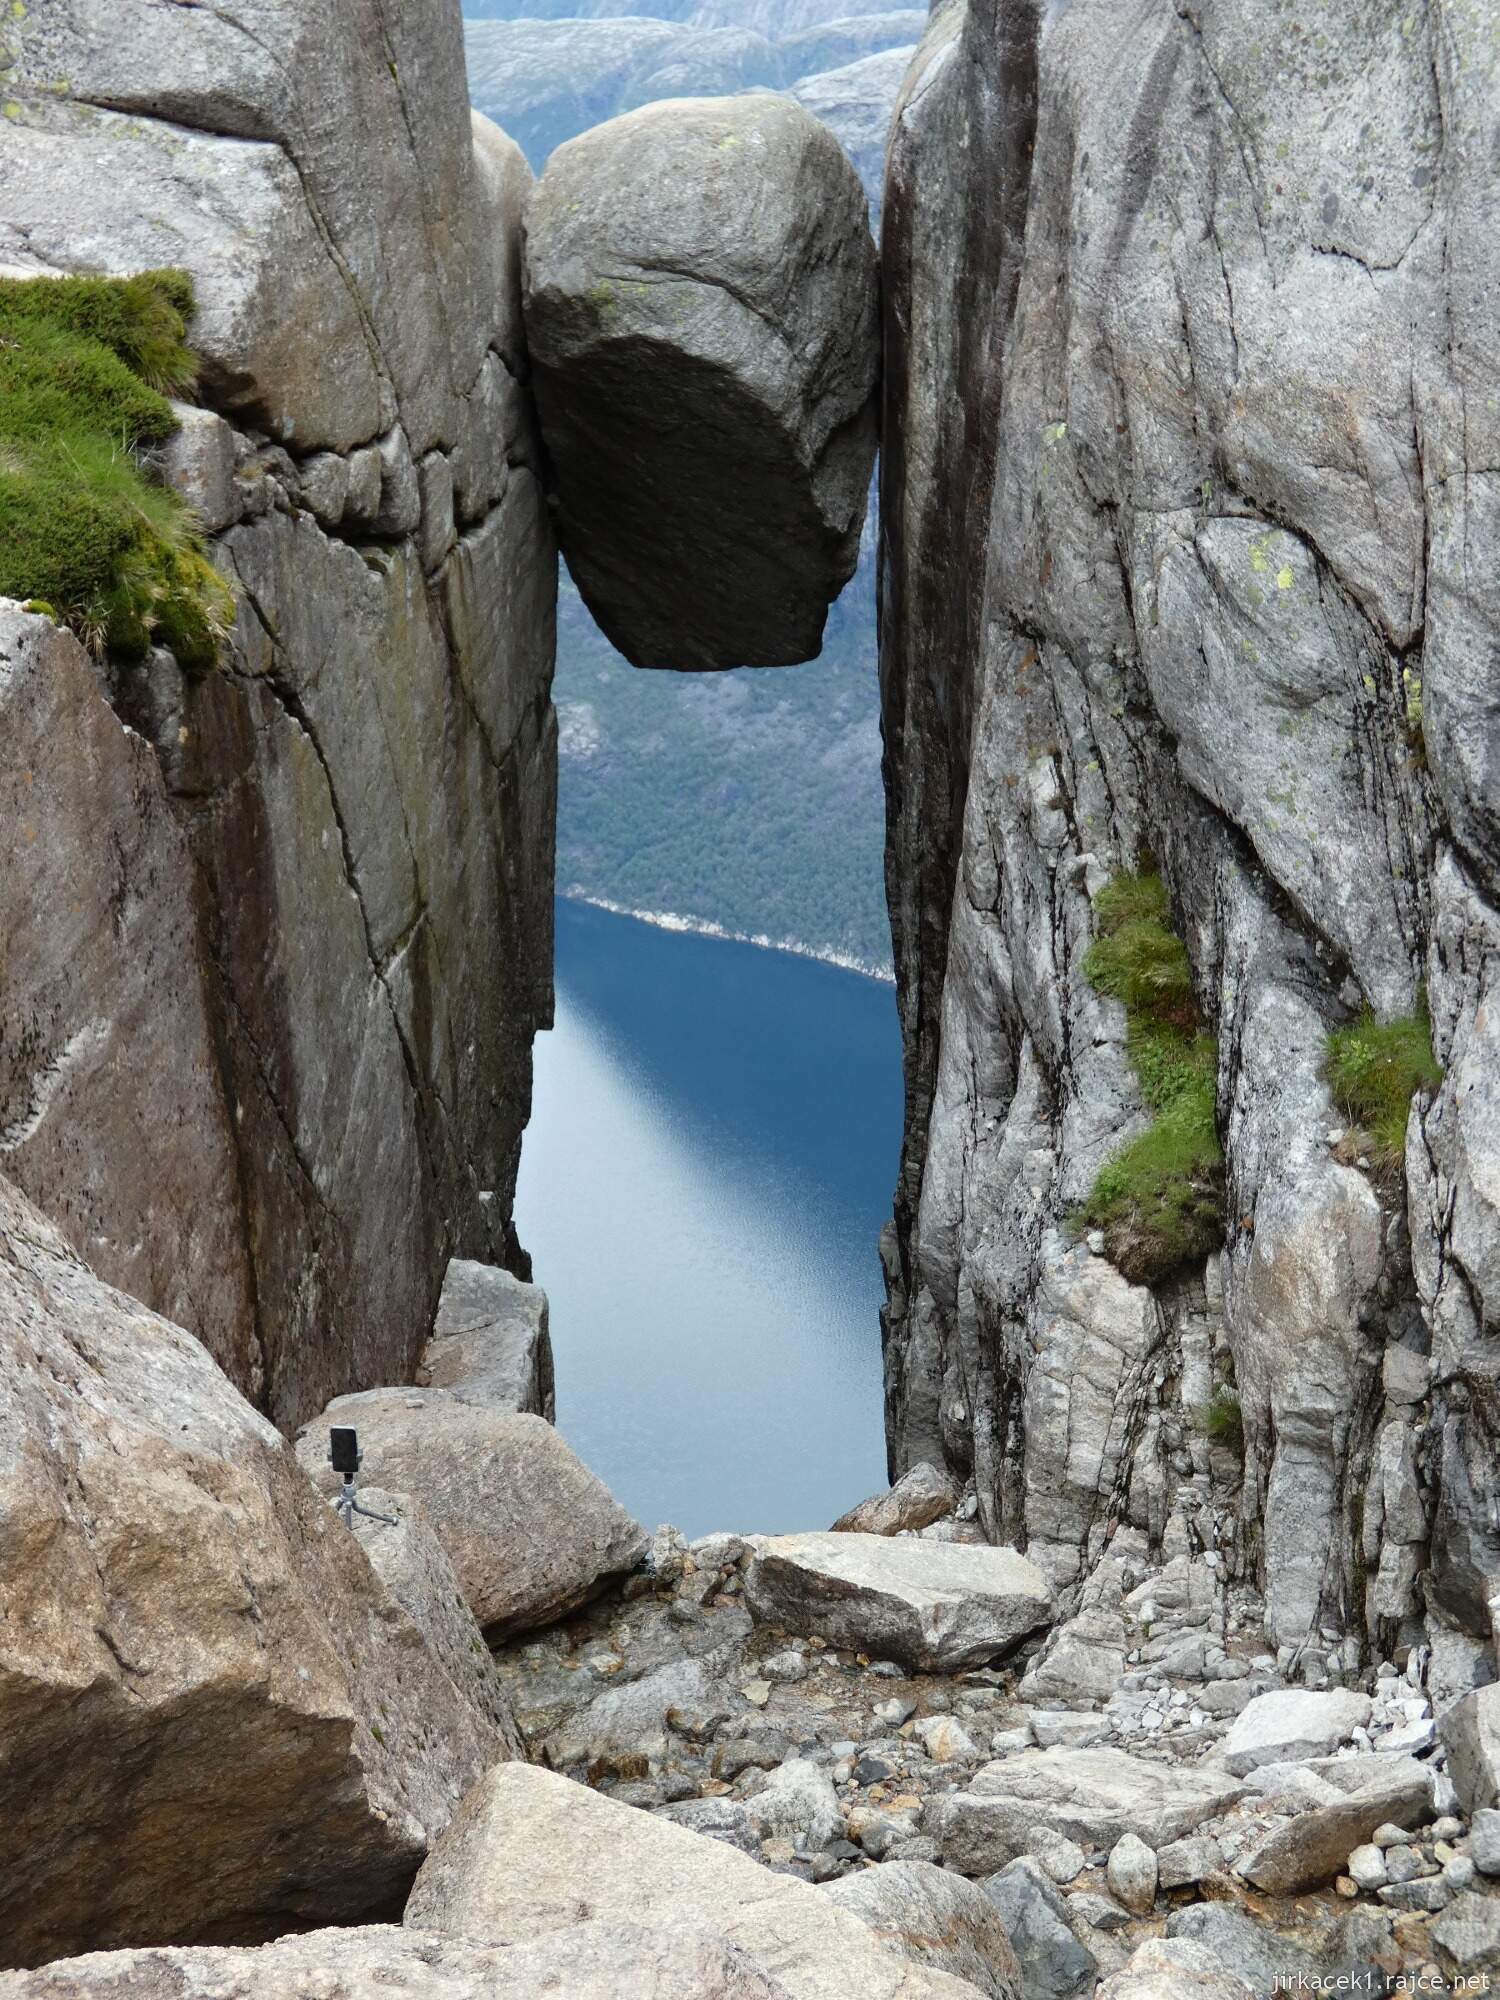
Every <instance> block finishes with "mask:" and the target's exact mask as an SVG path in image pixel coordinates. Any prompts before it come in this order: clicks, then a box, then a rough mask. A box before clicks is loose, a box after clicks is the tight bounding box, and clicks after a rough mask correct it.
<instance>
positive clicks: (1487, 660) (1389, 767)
mask: <svg viewBox="0 0 1500 2000" xmlns="http://www.w3.org/2000/svg"><path fill="white" fill-rule="evenodd" d="M1497 82H1500V11H1497V9H1496V8H1495V6H1494V5H1492V4H1487V0H1481V4H1463V5H1437V4H1431V5H1418V6H1415V7H1413V8H1410V9H1408V10H1405V12H1404V13H1401V14H1399V15H1398V14H1397V13H1394V12H1392V11H1391V10H1388V9H1384V8H1377V7H1365V6H1359V7H1353V8H1347V9H1340V10H1337V12H1336V13H1335V12H1333V11H1331V10H1316V11H1315V12H1314V11H1308V10H1299V9H1297V8H1295V7H1293V6H1287V5H1279V6H1276V7H1274V8H1272V9H1269V10H1268V9H1265V8H1261V7H1249V6H1245V5H1242V4H1239V0H1181V4H1171V0H1129V4H1126V5H1120V4H1118V3H1117V0H1071V4H1062V5H1051V6H1046V7H1044V6H1042V5H1040V4H1035V0H971V4H969V5H968V6H963V5H960V4H954V3H953V0H950V4H947V5H944V6H942V7H940V8H939V10H938V11H937V13H936V14H935V15H934V17H933V21H932V23H931V26H930V28H929V31H928V35H927V38H926V41H925V42H924V44H923V46H922V49H921V50H920V51H919V53H918V56H917V58H916V60H915V62H914V65H913V68H912V71H911V73H910V75H909V77H908V81H907V86H906V90H905V93H904V97H903V100H902V103H901V105H900V106H899V108H898V114H897V122H896V126H895V130H894V135H893V141H892V149H891V155H890V162H889V174H888V183H887V196H886V243H885V284H886V312H887V378H886V379H887V392H886V394H887V402H886V429H885V445H886V455H885V466H884V491H883V506H882V515H883V533H884V537H885V542H884V559H885V574H884V596H883V621H884V623H883V662H882V675H883V684H884V703H885V728H886V743H887V780H888V790H889V796H890V802H891V822H890V836H889V849H888V859H889V879H890V888H891V898H892V909H893V920H894V928H895V938H896V951H897V964H898V973H899V980H900V994H901V1007H902V1014H903V1024H904V1029H905V1035H906V1047H907V1081H908V1115H907V1136H906V1149H905V1157H904V1161H903V1169H902V1177H901V1183H900V1188H899V1192H898V1197H897V1209H896V1218H895V1225H894V1228H893V1230H892V1232H891V1234H890V1238H889V1241H888V1244H887V1246H886V1254H887V1264H888V1272H889V1281H890V1309H889V1314H888V1329H887V1369H888V1415H889V1437H890V1446H891V1454H892V1460H893V1469H894V1471H897V1472H899V1471H900V1470H902V1469H903V1468H904V1467H906V1466H908V1465H910V1464H913V1463H915V1462H917V1461H919V1460H922V1459H932V1460H934V1461H946V1462H947V1463H948V1464H949V1465H951V1466H953V1467H954V1468H956V1469H957V1470H958V1471H960V1472H961V1473H967V1472H970V1471H972V1473H973V1475H974V1477H975V1479H976V1483H977V1491H978V1495H979V1502H980V1508H981V1513H982V1517H983V1519H984V1521H985V1523H986V1526H987V1528H988V1529H989V1531H990V1532H991V1533H992V1535H993V1536H994V1537H995V1538H996V1539H999V1540H1020V1541H1021V1543H1022V1545H1023V1546H1025V1547H1026V1548H1027V1549H1028V1551H1029V1553H1030V1554H1031V1555H1032V1556H1033V1557H1034V1558H1035V1559H1037V1560H1039V1561H1041V1562H1042V1563H1043V1565H1044V1566H1045V1567H1046V1568H1047V1569H1048V1570H1049V1572H1050V1573H1051V1575H1052V1577H1053V1580H1054V1582H1055V1583H1057V1584H1058V1585H1059V1586H1064V1587H1067V1586H1071V1585H1073V1584H1074V1583H1076V1582H1077V1581H1078V1580H1079V1579H1080V1578H1081V1577H1082V1576H1083V1575H1085V1574H1086V1573H1087V1572H1088V1571H1089V1570H1090V1568H1091V1567H1092V1566H1093V1564H1094V1563H1095V1561H1096V1560H1097V1558H1098V1557H1099V1555H1100V1553H1101V1551H1102V1549H1103V1548H1104V1546H1105V1544H1106V1543H1107V1541H1108V1539H1109V1536H1110V1534H1111V1532H1112V1530H1113V1529H1114V1527H1115V1525H1116V1524H1117V1523H1119V1522H1122V1521H1125V1522H1128V1523H1130V1524H1132V1525H1133V1526H1134V1527H1135V1528H1137V1529H1138V1530H1142V1531H1144V1532H1145V1533H1147V1535H1148V1536H1149V1537H1150V1538H1151V1540H1152V1542H1153V1544H1154V1545H1156V1546H1163V1545H1165V1546H1177V1547H1183V1546H1187V1547H1202V1548H1207V1549H1209V1550H1211V1551H1216V1552H1217V1554H1218V1557H1219V1559H1220V1560H1221V1561H1224V1562H1227V1563H1228V1564H1229V1565H1230V1566H1231V1569H1232V1571H1233V1572H1235V1573H1241V1572H1242V1573H1244V1574H1245V1575H1246V1576H1247V1578H1249V1579H1250V1580H1252V1581H1255V1582H1259V1583H1260V1584H1262V1585H1263V1586H1264V1587H1265V1588H1266V1590H1267V1593H1268V1605H1269V1608H1268V1613H1267V1617H1268V1626H1269V1631H1270V1636H1271V1637H1272V1638H1273V1639H1274V1640H1275V1641H1277V1642H1279V1643H1280V1644H1282V1645H1284V1646H1287V1647H1301V1646H1304V1645H1305V1644H1307V1643H1308V1642H1309V1641H1312V1642H1314V1643H1316V1642H1317V1641H1318V1638H1319V1635H1320V1634H1322V1635H1323V1636H1324V1638H1325V1639H1326V1640H1328V1641H1330V1642H1332V1641H1336V1640H1338V1639H1339V1638H1340V1636H1341V1635H1344V1634H1346V1633H1351V1632H1352V1633H1357V1634H1364V1633H1368V1634H1369V1636H1370V1637H1371V1639H1372V1640H1374V1641H1375V1643H1377V1644H1380V1645H1386V1646H1389V1645H1391V1644H1393V1643H1396V1640H1397V1637H1398V1636H1400V1637H1402V1638H1403V1639H1404V1640H1405V1641H1406V1642H1415V1641H1416V1640H1417V1639H1419V1638H1421V1637H1423V1636H1427V1637H1430V1638H1431V1639H1432V1641H1433V1643H1434V1645H1435V1646H1436V1648H1437V1653H1438V1656H1439V1657H1440V1658H1441V1659H1443V1660H1447V1661H1450V1662H1457V1661H1460V1660H1462V1661H1464V1662H1469V1663H1472V1662H1473V1661H1475V1660H1476V1659H1478V1658H1479V1657H1480V1655H1481V1653H1482V1650H1483V1648H1485V1647H1486V1646H1487V1645H1488V1642H1489V1638H1490V1614H1489V1608H1488V1602H1487V1600H1488V1597H1489V1595H1490V1593H1491V1592H1492V1591H1493V1590H1494V1589H1495V1588H1496V1584H1497V1580H1500V1533H1497V1529H1496V1525H1495V1523H1496V1520H1497V1519H1500V1514H1497V1501H1500V1495H1497V1494H1496V1491H1495V1480H1496V1464H1497V1461H1496V1456H1495V1442H1496V1405H1495V1339H1496V1326H1495V1312H1496V1304H1495V1301H1496V1296H1497V1294H1496V1282H1495V1272H1494V1269H1493V1264H1494V1250H1493V1245H1494V1243H1495V1241H1496V1240H1497V1239H1496V1224H1497V1220H1500V1217H1497V1214H1496V1202H1497V1195H1496V1187H1497V1163H1500V1155H1497V1150H1496V1148H1497V1139H1496V1133H1497V1119H1500V1099H1497V1088H1500V1086H1497V1081H1496V1078H1497V1071H1496V1067H1495V1063H1494V1060H1493V1055H1492V1052H1491V1049H1490V1044H1491V1042H1492V1038H1493V1033H1494V1029H1493V1024H1492V1016H1493V1012H1494V1010H1493V1006H1492V1002H1491V989H1492V986H1493V983H1494V980H1495V977H1496V974H1495V963H1496V960H1495V951H1496V944H1497V941H1500V908H1497V896H1500V876H1497V868H1496V861H1497V853H1500V820H1497V793H1496V788H1495V767H1494V758H1495V754H1496V752H1495V743H1496V723H1495V700H1496V697H1495V666H1496V659H1497V628H1500V596H1497V592H1496V584H1495V565H1494V562H1493V549H1494V537H1495V531H1496V526H1497V519H1500V484H1497V474H1496V471H1495V466H1496V462H1497V444H1500V428H1497V427H1500V403H1497V401H1496V397H1495V389H1494V380H1495V375H1494V368H1495V359H1496V355H1497V351H1500V348H1497V343H1500V320H1497V306H1496V297H1497V293H1496V270H1495V261H1496V256H1497V242H1496V238H1495V233H1494V230H1493V226H1492V224H1491V226H1489V227H1486V224H1485V221H1484V213H1485V210H1484V204H1485V201H1486V189H1489V190H1490V193H1491V198H1492V190H1493V158H1494V143H1495V132H1494V110H1495V102H1496V91H1497ZM1150 868H1154V869H1156V870H1159V871H1160V874H1161V876H1162V878H1163V880H1164V882H1165V885H1166V888H1167V891H1168V896H1169V906H1170V913H1171V927H1172V929H1173V930H1174V931H1175V932H1176V934H1177V935H1178V936H1179V937H1180V938H1181V939H1182V940H1183V941H1184V942H1185V944H1186V946H1187V949H1188V953H1189V956H1190V960H1191V966H1192V984H1193V994H1192V999H1193V1001H1194V1003H1195V1005H1196V1011H1197V1014H1198V1016H1199V1018H1200V1019H1201V1022H1202V1024H1203V1026H1204V1029H1205V1031H1207V1032H1209V1033H1212V1034H1213V1035H1215V1036H1216V1037H1217V1065H1216V1072H1215V1076H1214V1086H1213V1088H1214V1095H1215V1098H1216V1105H1215V1112H1216V1118H1215V1123H1216V1127H1217V1132H1218V1136H1219V1139H1220V1141H1221V1142H1222V1146H1223V1150H1224V1155H1225V1163H1224V1175H1225V1193H1224V1199H1223V1222H1222V1228H1221V1230H1220V1231H1218V1232H1216V1241H1217V1242H1218V1244H1219V1247H1217V1248H1216V1249H1215V1250H1214V1251H1213V1253H1212V1254H1210V1255H1209V1256H1208V1257H1207V1258H1206V1260H1205V1259H1203V1258H1201V1257H1200V1258H1199V1259H1198V1260H1197V1261H1196V1262H1189V1263H1187V1264H1185V1265H1184V1266H1183V1267H1182V1268H1180V1269H1179V1270H1178V1271H1176V1272H1175V1273H1174V1274H1173V1275H1172V1276H1170V1277H1169V1278H1166V1279H1163V1280H1162V1281H1160V1282H1158V1283H1156V1284H1155V1285H1154V1286H1147V1285H1144V1284H1137V1283H1131V1282H1129V1281H1128V1280H1127V1278H1126V1277H1125V1276H1123V1275H1122V1274H1121V1272H1120V1270H1118V1269H1117V1268H1116V1267H1115V1264H1113V1263H1112V1262H1111V1261H1110V1260H1109V1258H1108V1257H1107V1256H1106V1255H1105V1254H1104V1251H1105V1247H1106V1246H1105V1242H1104V1238H1103V1236H1102V1235H1099V1234H1097V1233H1085V1232H1084V1231H1081V1230H1080V1229H1079V1228H1078V1226H1077V1222H1076V1218H1077V1216H1078V1213H1079V1211H1080V1209H1081V1208H1082V1207H1083V1206H1084V1205H1085V1203H1086V1202H1087V1200H1088V1198H1089V1195H1090V1191H1091V1189H1092V1188H1093V1186H1094V1183H1095V1181H1096V1177H1097V1176H1098V1174H1099V1171H1100V1169H1101V1167H1102V1166H1103V1165H1104V1164H1105V1163H1106V1162H1107V1161H1109V1160H1110V1159H1111V1158H1112V1157H1114V1156H1115V1155H1117V1154H1118V1153H1119V1151H1120V1149H1121V1147H1122V1145H1123V1144H1124V1143H1125V1142H1127V1141H1129V1140H1131V1139H1133V1138H1134V1137H1136V1136H1137V1135H1138V1134H1139V1133H1140V1132H1141V1130H1142V1129H1143V1127H1144V1126H1145V1124H1146V1123H1147V1116H1148V1114H1147V1107H1146V1103H1145V1100H1144V1098H1143V1094H1142V1087H1141V1085H1140V1083H1139V1082H1138V1081H1137V1074H1136V1066H1135V1064H1134V1063H1133V1062H1132V1058H1131V1047H1130V1044H1129V1040H1128V1033H1127V1021H1126V1014H1125V1010H1124V1008H1123V1007H1122V1006H1121V1005H1120V1004H1119V1002H1118V1000H1116V999H1114V998H1110V997H1108V996H1107V994H1106V993H1104V992H1102V991H1100V990H1099V989H1098V987H1097V986H1096V985H1095V983H1094V982H1093V981H1092V980H1091V979H1090V977H1089V976H1088V972H1087V970H1086V967H1085V959H1086V955H1087V952H1088V948H1089V946H1090V943H1091V941H1092V940H1094V938H1095V937H1096V936H1097V935H1098V934H1099V916H1098V899H1099V895H1100V892H1101V890H1102V889H1103V888H1104V887H1105V886H1106V884H1107V883H1108V882H1109V881H1110V880H1111V879H1112V878H1118V877H1120V876H1121V875H1124V874H1129V873H1130V872H1131V871H1140V870H1142V869H1150ZM1424 987H1425V993H1426V1001H1427V1005H1428V1006H1429V1007H1430V1012H1431V1035H1432V1047H1433V1053H1434V1054H1435V1056H1436V1059H1437V1062H1438V1063H1439V1064H1440V1065H1441V1066H1442V1069H1443V1072H1444V1081H1443V1082H1442V1084H1441V1087H1440V1088H1437V1089H1436V1090H1435V1091H1434V1090H1421V1091H1418V1092H1417V1094H1416V1096H1415V1097H1414V1099H1413V1102H1412V1108H1411V1116H1410V1122H1409V1126H1408V1128H1407V1132H1406V1141H1405V1148H1404V1158H1402V1159H1400V1160H1398V1161H1397V1162H1396V1164H1395V1167H1394V1170H1393V1171H1390V1172H1387V1173H1384V1174H1382V1173H1381V1172H1380V1171H1379V1165H1378V1161H1376V1160H1375V1159H1374V1158H1373V1157H1372V1149H1371V1148H1370V1147H1369V1146H1368V1145H1367V1144H1366V1143H1365V1142H1364V1141H1363V1140H1362V1139H1361V1138H1360V1137H1359V1136H1358V1135H1357V1134H1355V1133H1352V1132H1351V1131H1350V1129H1349V1127H1350V1122H1351V1121H1350V1119H1349V1118H1348V1117H1347V1116H1346V1115H1344V1114H1343V1113H1342V1112H1340V1111H1339V1110H1338V1109H1336V1107H1335V1103H1334V1101H1333V1099H1332V1097H1331V1095H1330V1090H1329V1086H1328V1084H1327V1082H1326V1081H1325V1074H1324V1072H1325V1065H1326V1062H1327V1056H1328V1037H1329V1035H1330V1033H1331V1032H1333V1031H1336V1030H1338V1029H1340V1028H1344V1027H1347V1026H1348V1025H1349V1024H1350V1023H1351V1022H1353V1021H1356V1020H1358V1019H1359V1018H1360V1017H1361V1015H1362V1011H1363V1010H1369V1013H1370V1014H1371V1015H1372V1016H1373V1017H1375V1019H1376V1020H1378V1021H1381V1022H1391V1021H1394V1020H1397V1019H1400V1018H1411V1017H1414V1016H1418V1015H1419V1010H1420V1008H1421V1005H1422V997H1421V996H1422V992H1423V989H1424ZM1215 1405H1217V1406H1218V1407H1219V1408H1221V1409H1229V1408H1233V1409H1234V1410H1235V1414H1236V1419H1237V1421H1238V1423H1239V1424H1241V1425H1242V1427H1243V1445H1244V1449H1243V1463H1242V1464H1241V1463H1239V1462H1238V1458H1237V1454H1236V1452H1235V1450H1234V1449H1232V1448H1231V1445H1230V1444H1229V1443H1226V1439H1225V1436H1224V1431H1225V1428H1226V1427H1225V1426H1221V1427H1220V1433H1219V1435H1218V1437H1217V1440H1216V1439H1215V1437H1214V1436H1213V1435H1210V1434H1209V1433H1210V1432H1211V1431H1212V1426H1208V1425H1205V1424H1204V1423H1203V1422H1202V1413H1203V1412H1204V1411H1206V1410H1208V1409H1210V1408H1212V1407H1214V1406H1215ZM1228 1428H1230V1429H1232V1428H1233V1426H1232V1425H1231V1426H1229V1427H1228ZM1423 1614H1425V1617H1426V1621H1427V1625H1426V1632H1425V1634H1424V1631H1423V1627H1422V1624H1421V1623H1420V1619H1421V1617H1422V1615H1423ZM1464 1670H1465V1671H1466V1670H1467V1669H1464ZM1454 1671H1455V1672H1459V1671H1460V1669H1459V1667H1458V1666H1456V1665H1455V1666H1454ZM1489 1671H1490V1672H1493V1664H1492V1662H1491V1664H1490V1666H1489Z"/></svg>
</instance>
